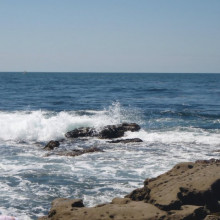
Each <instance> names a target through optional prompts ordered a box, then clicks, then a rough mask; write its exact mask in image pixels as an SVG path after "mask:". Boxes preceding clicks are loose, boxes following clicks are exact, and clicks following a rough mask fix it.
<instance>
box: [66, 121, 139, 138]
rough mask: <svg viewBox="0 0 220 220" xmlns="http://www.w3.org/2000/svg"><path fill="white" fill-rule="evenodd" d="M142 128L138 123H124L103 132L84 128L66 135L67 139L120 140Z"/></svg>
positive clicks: (109, 127)
mask: <svg viewBox="0 0 220 220" xmlns="http://www.w3.org/2000/svg"><path fill="white" fill-rule="evenodd" d="M138 130H140V126H139V125H138V124H136V123H122V124H118V125H107V126H105V127H103V128H102V129H101V131H97V130H95V128H90V127H82V128H77V129H74V130H72V131H69V132H67V133H66V134H65V136H66V138H79V137H96V136H97V137H99V138H101V139H111V138H119V137H122V136H123V135H124V133H125V132H126V131H138Z"/></svg>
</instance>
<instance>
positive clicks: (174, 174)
mask: <svg viewBox="0 0 220 220" xmlns="http://www.w3.org/2000/svg"><path fill="white" fill-rule="evenodd" d="M219 200H220V160H208V161H197V162H195V163H180V164H177V165H176V166H175V167H174V168H173V169H171V170H170V171H168V172H166V173H165V174H162V175H160V176H158V177H157V178H152V179H146V180H145V182H144V187H143V188H141V189H136V190H134V191H133V192H131V193H130V194H129V195H127V196H126V198H115V199H113V200H112V202H111V203H108V204H101V205H98V206H96V207H92V208H87V207H84V205H83V203H82V201H81V200H80V202H79V204H80V205H79V207H76V206H73V205H72V204H74V203H75V201H76V200H71V199H68V200H63V199H61V200H54V202H53V203H52V208H51V210H50V212H49V214H48V216H44V217H41V218H39V220H60V219H62V220H70V219H72V220H80V219H84V220H97V219H102V220H110V219H115V220H122V219H129V220H130V219H135V220H144V219H149V220H150V219H151V220H159V219H164V220H179V219H185V220H187V219H190V220H200V219H204V218H205V219H207V220H208V219H213V220H217V219H219V217H218V216H217V215H218V213H220V206H219V203H218V201H219Z"/></svg>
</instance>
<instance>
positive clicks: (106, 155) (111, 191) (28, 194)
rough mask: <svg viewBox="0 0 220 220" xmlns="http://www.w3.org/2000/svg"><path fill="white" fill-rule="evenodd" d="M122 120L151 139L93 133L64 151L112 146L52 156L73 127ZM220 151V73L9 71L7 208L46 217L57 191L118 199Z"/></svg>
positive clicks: (1, 125)
mask: <svg viewBox="0 0 220 220" xmlns="http://www.w3.org/2000/svg"><path fill="white" fill-rule="evenodd" d="M121 122H136V123H138V124H140V126H141V128H142V129H141V130H140V131H139V132H127V133H126V134H125V137H124V138H135V137H138V138H141V139H142V140H143V141H144V142H143V143H137V144H109V143H108V142H106V141H105V140H98V139H96V138H92V139H89V140H87V141H84V140H78V141H75V142H74V143H71V144H63V145H62V144H61V146H60V149H61V150H64V149H65V150H71V149H83V148H87V147H90V146H97V147H99V148H101V149H103V150H104V152H99V153H93V154H85V155H82V156H79V157H75V158H71V157H63V156H56V155H53V156H50V157H46V156H45V155H46V152H45V151H44V150H43V147H44V145H45V144H46V143H47V142H48V141H49V140H52V139H54V140H56V139H57V140H58V139H60V138H63V137H64V134H65V133H66V132H67V131H69V130H71V129H74V128H78V127H82V126H91V127H95V128H97V129H100V128H101V127H103V126H105V125H108V124H117V123H121ZM219 148H220V74H199V73H198V74H167V73H166V74H165V73H160V74H159V73H154V74H150V73H146V74H144V73H141V74H139V73H27V74H23V73H0V194H1V197H0V214H1V213H2V214H10V215H15V216H18V217H20V218H21V219H24V220H25V219H27V220H28V219H37V217H38V216H42V215H44V214H46V213H47V212H48V210H49V208H50V203H51V201H52V200H53V199H54V198H57V197H68V198H82V199H83V200H84V202H85V204H86V205H88V206H92V205H95V204H97V203H103V202H109V201H111V199H112V198H114V197H116V196H124V195H126V194H127V193H129V192H131V191H132V190H133V189H134V188H137V187H141V186H142V184H143V181H144V179H146V178H147V177H154V176H157V175H159V174H161V173H163V172H165V171H167V170H168V169H170V168H171V167H172V166H173V165H174V164H176V163H178V162H182V161H195V160H197V159H209V158H213V157H214V158H219V153H218V152H216V151H217V150H219ZM60 149H59V150H60ZM59 150H58V151H59Z"/></svg>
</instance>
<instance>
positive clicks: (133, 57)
mask: <svg viewBox="0 0 220 220" xmlns="http://www.w3.org/2000/svg"><path fill="white" fill-rule="evenodd" d="M24 70H27V71H67V72H68V71H70V72H78V71H80V72H218V73H220V0H181V1H180V0H0V71H24Z"/></svg>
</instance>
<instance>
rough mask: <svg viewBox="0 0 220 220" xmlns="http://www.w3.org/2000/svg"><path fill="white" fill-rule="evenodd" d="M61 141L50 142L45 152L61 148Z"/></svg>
mask: <svg viewBox="0 0 220 220" xmlns="http://www.w3.org/2000/svg"><path fill="white" fill-rule="evenodd" d="M59 146H60V143H59V141H53V140H52V141H50V142H49V143H48V144H47V145H46V146H45V147H44V150H53V149H54V148H55V147H59Z"/></svg>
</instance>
